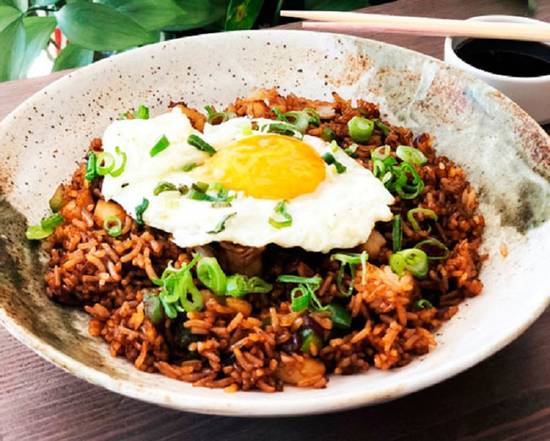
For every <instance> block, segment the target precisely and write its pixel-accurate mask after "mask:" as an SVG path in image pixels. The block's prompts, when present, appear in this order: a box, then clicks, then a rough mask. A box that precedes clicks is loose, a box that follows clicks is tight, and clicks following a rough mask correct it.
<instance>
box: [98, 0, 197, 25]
mask: <svg viewBox="0 0 550 441" xmlns="http://www.w3.org/2000/svg"><path fill="white" fill-rule="evenodd" d="M100 3H103V4H106V5H109V6H112V7H113V8H115V9H116V10H117V11H119V12H122V13H123V14H124V15H127V16H128V17H130V18H131V19H133V20H135V21H136V22H137V23H139V24H140V25H141V26H143V27H144V28H145V29H147V30H148V31H158V30H161V29H164V28H166V27H167V26H170V25H172V24H174V23H175V22H178V21H182V22H185V20H186V19H189V16H190V15H192V14H191V13H188V12H185V11H184V10H183V9H182V8H181V7H180V6H179V5H178V4H177V3H176V2H175V1H174V0H100ZM190 18H191V19H192V17H190Z"/></svg>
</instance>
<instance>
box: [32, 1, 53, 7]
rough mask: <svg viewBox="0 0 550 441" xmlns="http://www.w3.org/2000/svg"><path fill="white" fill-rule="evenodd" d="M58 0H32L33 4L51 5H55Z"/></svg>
mask: <svg viewBox="0 0 550 441" xmlns="http://www.w3.org/2000/svg"><path fill="white" fill-rule="evenodd" d="M57 2H58V0H34V1H33V2H32V5H33V6H50V5H55V4H56V3H57Z"/></svg>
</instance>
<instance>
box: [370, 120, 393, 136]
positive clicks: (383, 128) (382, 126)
mask: <svg viewBox="0 0 550 441" xmlns="http://www.w3.org/2000/svg"><path fill="white" fill-rule="evenodd" d="M374 125H375V126H376V128H377V129H380V130H381V131H382V133H383V134H384V136H388V134H389V133H390V128H389V126H387V125H386V124H384V123H383V122H382V121H380V120H379V119H375V120H374Z"/></svg>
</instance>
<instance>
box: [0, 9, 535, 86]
mask: <svg viewBox="0 0 550 441" xmlns="http://www.w3.org/2000/svg"><path fill="white" fill-rule="evenodd" d="M390 1H391V0H93V1H92V0H0V81H7V80H14V79H18V78H26V77H35V76H40V75H45V74H48V73H50V72H52V71H58V70H62V69H68V68H74V67H79V66H85V65H87V64H90V63H92V62H94V61H97V60H100V59H102V58H105V57H108V56H111V55H113V54H116V53H119V52H122V51H125V50H128V49H131V48H133V47H137V46H142V45H146V44H151V43H156V42H158V41H164V40H169V39H172V38H178V37H183V36H187V35H194V34H200V33H205V32H222V31H231V30H242V29H257V28H265V27H271V26H276V25H278V24H283V23H284V22H282V21H281V20H280V18H279V11H280V10H281V9H282V8H284V9H307V10H323V9H324V10H339V11H345V10H353V9H358V8H362V7H365V6H370V5H378V4H381V3H388V2H390ZM480 1H482V0H480ZM525 1H526V2H528V4H529V8H530V10H531V11H533V10H534V9H535V8H536V1H535V0H525ZM403 14H407V11H406V8H405V9H404V10H403Z"/></svg>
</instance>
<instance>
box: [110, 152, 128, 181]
mask: <svg viewBox="0 0 550 441" xmlns="http://www.w3.org/2000/svg"><path fill="white" fill-rule="evenodd" d="M115 152H116V153H117V154H118V155H120V157H121V158H122V160H121V162H120V166H119V167H118V168H117V169H115V170H112V171H111V176H112V177H113V178H116V177H118V176H120V175H121V174H122V172H123V171H124V169H125V168H126V161H127V159H128V157H127V155H126V152H122V151H121V150H120V147H118V146H116V147H115Z"/></svg>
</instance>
